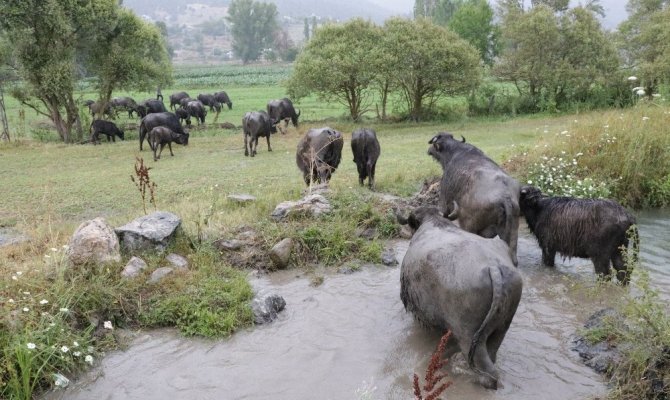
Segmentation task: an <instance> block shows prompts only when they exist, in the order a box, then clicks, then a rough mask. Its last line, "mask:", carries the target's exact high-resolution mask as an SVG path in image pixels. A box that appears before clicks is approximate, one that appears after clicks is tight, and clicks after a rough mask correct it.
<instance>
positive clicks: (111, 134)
mask: <svg viewBox="0 0 670 400" xmlns="http://www.w3.org/2000/svg"><path fill="white" fill-rule="evenodd" d="M89 132H90V133H91V142H92V143H93V144H98V143H100V138H99V135H100V134H103V135H106V136H107V141H108V142H109V141H110V138H111V141H113V142H116V139H115V137H116V136H118V137H119V138H120V139H121V140H124V139H123V137H124V134H123V131H122V130H121V129H119V128H118V127H117V126H116V124H114V123H113V122H110V121H105V120H102V119H96V120H94V121H93V122H91V127H90V129H89Z"/></svg>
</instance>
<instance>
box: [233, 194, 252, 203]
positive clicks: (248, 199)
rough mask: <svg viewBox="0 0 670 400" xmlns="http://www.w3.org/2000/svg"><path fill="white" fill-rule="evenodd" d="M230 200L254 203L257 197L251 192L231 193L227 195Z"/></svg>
mask: <svg viewBox="0 0 670 400" xmlns="http://www.w3.org/2000/svg"><path fill="white" fill-rule="evenodd" d="M227 197H228V200H230V201H233V202H235V203H242V204H244V203H253V202H254V201H256V197H254V196H252V195H250V194H230V195H228V196H227Z"/></svg>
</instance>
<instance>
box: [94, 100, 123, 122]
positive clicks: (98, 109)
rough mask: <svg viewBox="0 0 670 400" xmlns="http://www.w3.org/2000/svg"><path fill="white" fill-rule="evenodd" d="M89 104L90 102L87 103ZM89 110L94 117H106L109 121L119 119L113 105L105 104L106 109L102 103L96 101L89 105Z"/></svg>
mask: <svg viewBox="0 0 670 400" xmlns="http://www.w3.org/2000/svg"><path fill="white" fill-rule="evenodd" d="M87 103H88V102H87ZM88 109H89V111H91V115H92V116H94V117H95V116H96V115H99V116H101V117H103V116H106V117H107V118H109V119H114V118H116V117H117V115H116V113H115V112H114V109H113V108H112V103H111V102H110V103H107V104H105V106H104V108H103V106H102V103H100V102H98V101H94V102H93V103H88Z"/></svg>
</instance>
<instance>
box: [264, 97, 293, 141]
mask: <svg viewBox="0 0 670 400" xmlns="http://www.w3.org/2000/svg"><path fill="white" fill-rule="evenodd" d="M267 110H268V115H269V116H270V118H272V119H274V120H275V121H277V123H279V122H280V121H281V120H284V127H286V128H288V121H289V120H291V122H293V126H294V127H296V128H297V127H298V117H300V110H298V113H297V114H296V112H295V109H294V108H293V103H292V102H291V100H289V99H288V98H286V97H284V98H283V99H281V100H270V101H268V104H267ZM282 133H284V132H282Z"/></svg>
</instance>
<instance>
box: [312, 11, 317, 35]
mask: <svg viewBox="0 0 670 400" xmlns="http://www.w3.org/2000/svg"><path fill="white" fill-rule="evenodd" d="M316 26H317V24H316V15H312V37H314V35H316Z"/></svg>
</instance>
